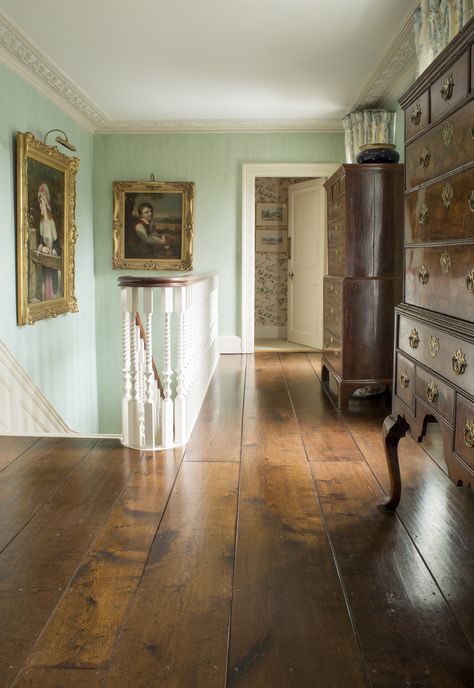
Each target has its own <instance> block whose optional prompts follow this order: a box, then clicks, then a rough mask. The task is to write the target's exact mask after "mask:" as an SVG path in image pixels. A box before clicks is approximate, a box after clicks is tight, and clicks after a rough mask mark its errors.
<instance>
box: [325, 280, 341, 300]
mask: <svg viewBox="0 0 474 688" xmlns="http://www.w3.org/2000/svg"><path fill="white" fill-rule="evenodd" d="M341 302H342V282H341V280H337V279H331V278H330V277H325V278H324V303H331V304H333V305H334V304H340V303H341Z"/></svg>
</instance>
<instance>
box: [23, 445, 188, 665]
mask: <svg viewBox="0 0 474 688" xmlns="http://www.w3.org/2000/svg"><path fill="white" fill-rule="evenodd" d="M181 454H182V450H181V449H176V450H174V451H167V452H160V453H159V454H156V455H154V454H152V453H151V454H149V455H147V456H146V457H144V458H143V459H142V460H141V462H140V464H139V465H138V467H137V469H136V470H135V472H134V473H133V475H132V476H131V478H130V481H129V483H128V485H127V488H126V489H125V490H124V492H123V494H122V495H121V496H120V498H119V499H118V501H117V503H116V504H115V506H114V508H113V509H112V511H111V512H110V515H109V516H108V518H107V520H106V521H105V523H104V524H103V526H102V527H101V529H100V531H99V533H98V535H97V537H96V538H95V540H94V542H93V543H92V545H91V549H90V550H89V551H88V552H87V554H86V556H85V557H84V558H83V560H82V561H81V564H80V566H79V568H78V570H77V571H76V573H75V574H74V576H73V577H72V579H71V581H70V584H69V587H68V589H67V591H66V592H65V594H64V595H63V597H62V598H61V600H60V601H59V603H58V605H57V607H56V609H55V611H54V613H53V615H52V617H51V619H50V621H49V622H48V625H47V626H46V628H45V631H44V632H43V634H42V635H41V638H40V639H39V641H38V642H37V644H36V646H35V647H34V649H33V651H32V653H31V654H30V655H29V657H28V661H27V668H28V669H31V668H33V667H42V668H45V667H50V668H52V669H54V668H56V667H59V668H60V667H67V668H73V667H78V668H84V669H103V668H104V667H105V666H106V663H107V662H108V661H110V659H111V656H112V651H113V648H114V646H115V643H116V641H117V638H118V635H119V631H120V628H121V626H122V623H123V619H124V617H125V614H126V612H127V609H128V607H129V605H130V602H131V600H132V599H133V596H134V594H135V591H136V589H137V586H138V584H139V581H140V578H141V575H142V573H143V569H144V566H145V563H146V559H147V556H148V553H149V550H150V547H151V544H152V541H153V539H154V537H155V534H156V531H157V529H158V526H159V524H160V520H161V517H162V514H163V510H164V508H165V505H166V502H167V499H168V497H169V494H170V490H171V488H172V486H173V483H174V480H175V477H176V474H177V470H178V467H179V463H180V461H181ZM29 675H31V672H30V673H29ZM42 675H43V676H45V677H46V673H45V672H43V674H42ZM53 675H56V674H55V673H54V672H53Z"/></svg>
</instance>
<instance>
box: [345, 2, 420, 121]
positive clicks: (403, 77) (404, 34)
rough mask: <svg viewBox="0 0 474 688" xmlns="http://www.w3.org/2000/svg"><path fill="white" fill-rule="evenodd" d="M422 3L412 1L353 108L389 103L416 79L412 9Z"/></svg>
mask: <svg viewBox="0 0 474 688" xmlns="http://www.w3.org/2000/svg"><path fill="white" fill-rule="evenodd" d="M419 4H420V3H419V0H416V1H415V2H414V3H413V6H412V8H411V10H410V12H409V13H408V15H407V18H406V20H405V23H404V24H403V26H402V28H401V30H400V31H399V32H398V34H397V35H396V36H395V38H394V40H393V41H392V43H391V44H390V47H389V48H388V50H387V52H386V53H385V55H384V57H383V58H382V60H381V62H380V63H379V65H378V67H377V69H376V70H375V72H374V73H373V74H372V76H371V77H370V79H369V80H368V82H367V84H366V86H365V88H364V89H363V91H362V92H361V94H360V95H359V97H358V98H357V100H356V101H355V103H354V104H353V105H352V107H351V112H352V111H354V110H363V109H365V108H373V107H387V106H388V105H390V104H391V103H393V101H394V100H397V99H398V98H399V96H400V95H401V94H402V93H403V92H404V91H405V90H406V88H408V86H409V85H410V84H411V83H413V81H414V79H415V77H416V51H415V34H414V31H413V12H414V11H415V9H416V7H418V5H419Z"/></svg>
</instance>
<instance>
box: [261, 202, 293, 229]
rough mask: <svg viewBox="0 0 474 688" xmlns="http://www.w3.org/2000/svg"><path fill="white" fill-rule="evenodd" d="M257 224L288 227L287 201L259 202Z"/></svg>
mask: <svg viewBox="0 0 474 688" xmlns="http://www.w3.org/2000/svg"><path fill="white" fill-rule="evenodd" d="M256 206H257V207H256V213H255V224H256V225H257V227H286V226H287V223H288V214H287V206H286V203H257V204H256Z"/></svg>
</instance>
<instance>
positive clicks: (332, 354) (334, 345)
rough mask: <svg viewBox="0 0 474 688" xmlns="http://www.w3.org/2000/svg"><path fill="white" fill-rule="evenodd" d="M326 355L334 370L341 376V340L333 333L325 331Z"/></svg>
mask: <svg viewBox="0 0 474 688" xmlns="http://www.w3.org/2000/svg"><path fill="white" fill-rule="evenodd" d="M324 355H325V356H326V358H327V360H328V362H329V363H330V364H331V365H332V367H333V368H334V370H335V371H336V372H338V373H339V374H341V371H342V349H341V340H340V339H339V338H338V337H336V336H335V335H333V334H332V333H331V332H328V331H327V330H324Z"/></svg>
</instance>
